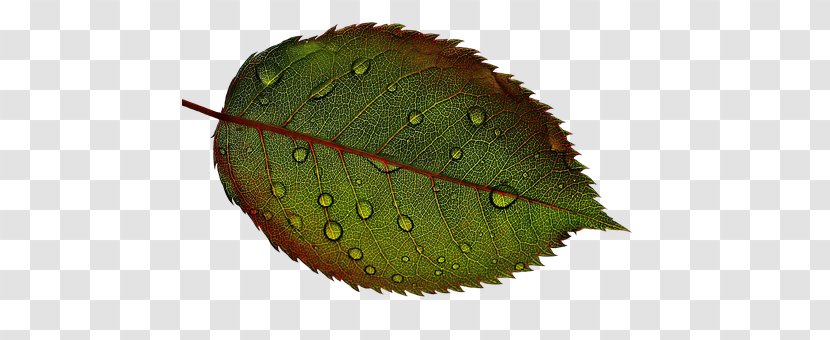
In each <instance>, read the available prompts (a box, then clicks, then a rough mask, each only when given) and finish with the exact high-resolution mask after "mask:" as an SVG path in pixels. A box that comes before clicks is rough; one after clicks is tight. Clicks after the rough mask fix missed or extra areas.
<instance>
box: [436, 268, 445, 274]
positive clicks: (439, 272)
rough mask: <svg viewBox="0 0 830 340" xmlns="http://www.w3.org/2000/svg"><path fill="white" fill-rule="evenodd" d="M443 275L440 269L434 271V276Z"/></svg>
mask: <svg viewBox="0 0 830 340" xmlns="http://www.w3.org/2000/svg"><path fill="white" fill-rule="evenodd" d="M443 273H444V272H442V271H441V270H440V269H436V270H435V275H441V274H443Z"/></svg>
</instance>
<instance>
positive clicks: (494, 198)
mask: <svg viewBox="0 0 830 340" xmlns="http://www.w3.org/2000/svg"><path fill="white" fill-rule="evenodd" d="M514 191H515V190H514V189H513V187H511V186H509V185H507V184H500V185H498V186H496V187H495V189H494V190H493V191H491V192H490V202H491V203H493V205H494V206H496V208H501V209H504V208H507V207H509V206H510V205H511V204H513V202H516V197H515V196H511V195H507V194H504V193H513V192H514Z"/></svg>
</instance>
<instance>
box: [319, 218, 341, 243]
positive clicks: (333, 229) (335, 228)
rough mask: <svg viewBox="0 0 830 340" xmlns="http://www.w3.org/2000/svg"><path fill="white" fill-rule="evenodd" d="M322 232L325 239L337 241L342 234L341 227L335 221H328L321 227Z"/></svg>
mask: <svg viewBox="0 0 830 340" xmlns="http://www.w3.org/2000/svg"><path fill="white" fill-rule="evenodd" d="M323 233H324V234H326V238H327V239H329V240H332V241H337V240H339V239H340V237H341V236H343V227H341V226H340V223H337V221H328V222H326V226H325V227H323Z"/></svg>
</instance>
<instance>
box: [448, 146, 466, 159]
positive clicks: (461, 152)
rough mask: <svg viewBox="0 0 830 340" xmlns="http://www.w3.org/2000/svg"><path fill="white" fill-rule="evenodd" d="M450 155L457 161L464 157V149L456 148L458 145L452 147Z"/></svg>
mask: <svg viewBox="0 0 830 340" xmlns="http://www.w3.org/2000/svg"><path fill="white" fill-rule="evenodd" d="M450 157H451V158H452V159H453V160H454V161H457V160H459V159H461V157H464V150H462V149H461V148H458V147H456V148H452V150H450Z"/></svg>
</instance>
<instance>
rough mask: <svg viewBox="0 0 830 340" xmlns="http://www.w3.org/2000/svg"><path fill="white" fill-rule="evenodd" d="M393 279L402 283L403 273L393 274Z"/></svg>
mask: <svg viewBox="0 0 830 340" xmlns="http://www.w3.org/2000/svg"><path fill="white" fill-rule="evenodd" d="M392 281H394V282H395V283H401V282H403V276H402V275H401V274H395V275H392Z"/></svg>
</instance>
